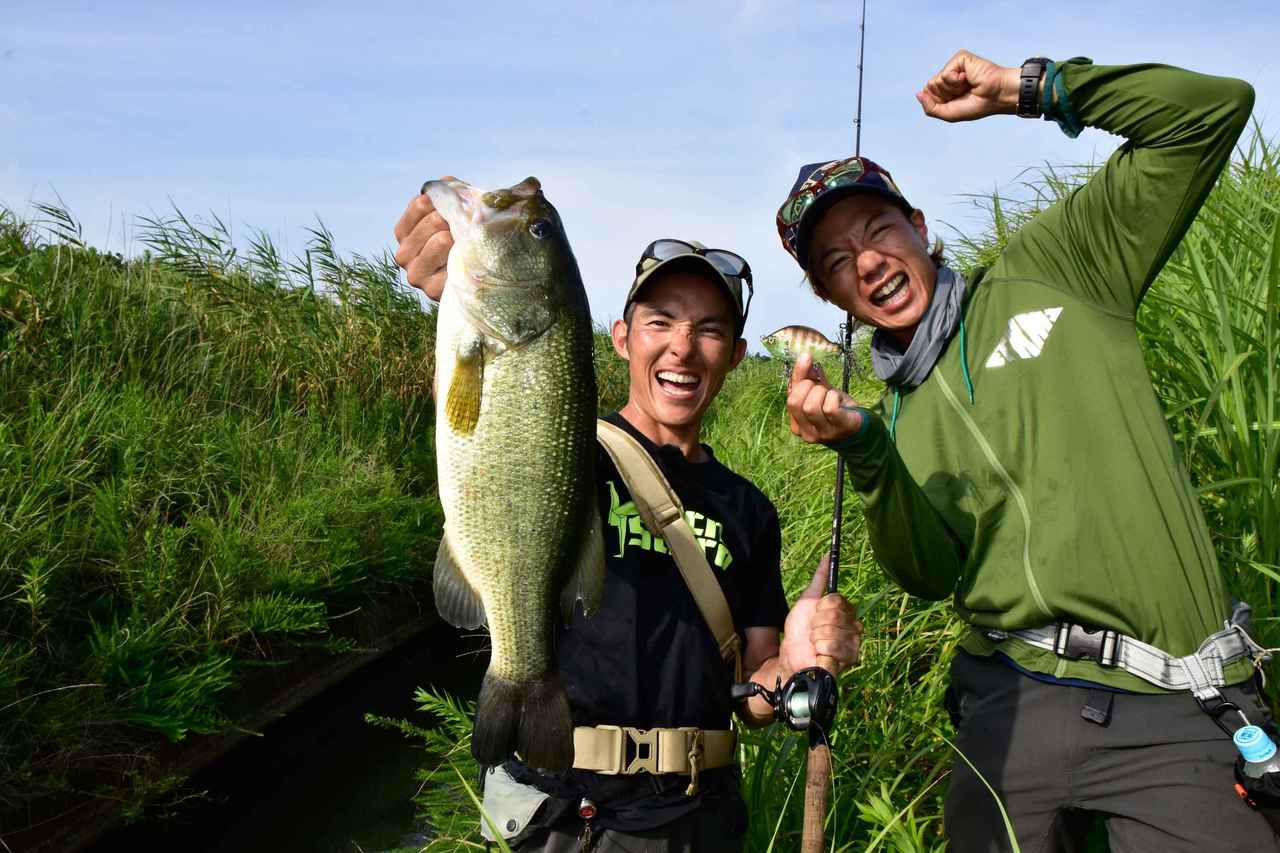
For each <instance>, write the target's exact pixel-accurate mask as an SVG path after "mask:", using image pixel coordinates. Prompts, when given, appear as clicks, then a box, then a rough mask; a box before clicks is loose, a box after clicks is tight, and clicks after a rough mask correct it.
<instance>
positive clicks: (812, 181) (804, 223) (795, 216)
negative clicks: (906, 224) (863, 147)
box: [777, 157, 912, 268]
mask: <svg viewBox="0 0 1280 853" xmlns="http://www.w3.org/2000/svg"><path fill="white" fill-rule="evenodd" d="M855 192H874V193H878V194H880V195H882V196H884V197H886V198H888V199H889V200H890V201H893V202H894V203H895V204H897V205H898V206H899V207H901V208H902V210H903V211H904V212H905V213H907V214H908V215H909V214H910V213H911V211H912V207H911V205H910V204H908V203H907V200H906V198H904V197H903V195H902V190H900V189H898V185H897V184H895V183H894V182H893V177H892V176H891V175H890V174H889V172H888V171H887V170H886V169H884V168H883V167H881V166H879V165H877V164H876V163H874V162H872V161H871V160H868V159H867V158H866V157H846V158H844V159H842V160H831V161H829V162H826V163H809V164H807V165H804V166H801V167H800V174H799V176H798V177H797V178H796V182H795V184H794V185H793V186H792V187H791V192H790V193H788V195H787V200H786V201H784V202H783V203H782V206H781V207H780V208H778V219H777V222H778V236H779V237H780V238H782V248H784V249H786V250H787V252H788V254H790V255H791V257H793V258H795V259H796V263H798V264H800V266H801V268H803V267H804V266H805V258H806V257H807V256H808V252H809V237H810V235H811V234H812V232H813V226H814V224H815V223H817V221H818V220H819V219H821V218H822V214H823V213H825V212H826V211H827V210H829V209H830V208H831V206H832V205H834V204H835V203H836V202H837V201H839V200H840V199H842V198H846V197H848V196H849V195H851V194H852V193H855Z"/></svg>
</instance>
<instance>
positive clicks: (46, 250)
mask: <svg viewBox="0 0 1280 853" xmlns="http://www.w3.org/2000/svg"><path fill="white" fill-rule="evenodd" d="M42 214H43V216H44V219H43V221H40V222H37V223H24V222H22V221H19V220H18V219H17V218H16V217H15V216H14V215H13V214H12V213H11V212H9V211H7V210H3V209H0V632H3V644H0V813H7V815H6V816H7V817H10V819H3V820H2V821H0V822H2V823H3V824H4V825H5V827H6V829H9V830H16V829H18V828H19V827H20V826H22V825H23V824H24V822H25V821H26V820H28V819H29V813H26V812H24V809H25V808H26V807H27V806H28V805H29V804H30V803H31V802H33V801H38V800H39V799H40V797H42V796H43V795H46V794H50V793H58V792H63V791H69V790H75V791H80V792H87V793H89V794H93V795H101V796H110V797H112V798H118V799H121V800H122V801H124V802H125V803H137V802H140V801H141V800H142V799H143V798H145V797H147V796H154V795H155V794H156V793H157V792H159V791H163V790H164V789H167V788H170V787H172V786H173V785H175V784H177V783H179V782H180V781H181V780H180V779H172V778H167V777H166V775H165V774H163V772H162V771H163V768H158V767H156V766H155V764H156V762H154V761H153V758H154V756H155V755H156V754H157V750H158V749H159V748H160V747H161V746H163V745H164V744H165V743H167V742H171V741H178V740H181V739H183V738H184V737H185V736H186V735H188V734H189V733H209V732H216V731H222V730H225V729H227V728H229V727H230V726H232V725H233V724H234V723H235V721H236V720H235V718H234V717H233V716H232V712H231V710H230V709H229V706H228V701H229V700H230V699H231V698H232V688H233V686H234V685H235V684H236V683H237V682H238V681H239V680H240V679H242V678H243V677H244V676H245V675H246V674H247V672H246V669H247V668H249V667H261V666H263V665H277V664H279V663H281V662H282V661H283V660H286V659H288V658H289V657H290V655H291V654H292V650H293V649H296V648H297V647H299V646H307V647H310V648H311V649H315V648H321V649H327V650H329V651H331V652H333V653H340V652H342V651H344V650H346V649H348V648H350V646H351V643H352V640H351V639H350V637H349V636H347V635H345V634H344V633H343V625H344V617H346V616H349V615H350V614H352V613H353V612H356V611H358V610H360V609H361V608H363V607H366V606H367V605H369V604H371V603H374V602H375V601H376V600H377V599H378V598H379V597H380V596H386V595H388V594H390V593H397V594H400V595H402V596H403V595H404V594H405V593H406V592H407V593H409V594H413V592H414V589H415V588H416V587H419V586H420V585H421V583H422V581H423V580H424V579H425V578H426V577H428V576H429V574H430V567H431V565H432V562H433V557H434V551H435V545H436V541H437V537H438V535H439V529H440V524H441V513H440V509H439V503H438V501H437V499H436V496H435V465H434V455H433V448H432V429H431V417H432V416H431V412H432V407H431V402H430V382H431V373H432V338H433V336H432V332H433V327H434V316H433V315H431V314H428V313H424V312H423V310H422V309H421V307H420V303H419V302H418V301H417V300H416V299H415V298H414V297H413V296H412V295H410V293H409V292H408V291H407V290H406V288H404V286H403V285H401V284H398V283H397V277H396V270H395V267H394V265H393V264H391V263H390V262H389V260H388V259H387V258H385V257H384V258H375V259H367V258H360V257H356V258H352V259H350V260H343V259H340V258H339V256H338V255H337V253H336V252H335V251H334V248H333V243H332V237H331V235H330V234H329V233H328V232H327V231H326V230H325V229H324V228H323V227H322V226H321V227H317V228H316V229H314V230H313V231H312V239H311V241H310V243H309V244H308V246H307V249H306V252H305V254H304V256H303V257H302V258H300V259H297V260H295V261H292V262H290V261H286V260H284V259H282V258H281V257H280V255H279V254H278V253H277V251H276V249H275V247H274V246H272V244H271V242H270V241H269V240H268V239H267V238H266V237H265V236H264V235H261V234H257V235H252V236H251V239H250V248H249V250H248V252H247V253H246V254H245V255H243V256H242V255H240V254H239V253H237V252H236V250H235V249H234V248H233V244H232V241H231V238H230V235H229V233H228V231H227V229H226V228H225V227H223V225H222V223H220V222H217V221H216V220H215V221H214V222H212V223H198V222H192V221H189V220H187V219H186V218H184V217H182V216H181V214H177V215H175V216H174V217H172V218H169V219H163V220H160V219H157V220H149V221H144V223H143V226H144V227H143V241H144V243H145V245H146V246H147V247H148V252H147V254H146V255H145V256H144V257H143V258H141V259H135V260H125V259H123V258H121V257H120V256H118V255H113V254H104V253H102V252H99V251H96V250H94V249H92V248H86V247H85V246H83V245H82V243H81V240H80V236H79V230H78V227H77V226H76V224H75V222H74V221H73V220H72V219H71V218H70V216H68V215H67V214H66V213H65V212H64V211H62V210H59V209H57V208H52V207H45V208H42Z"/></svg>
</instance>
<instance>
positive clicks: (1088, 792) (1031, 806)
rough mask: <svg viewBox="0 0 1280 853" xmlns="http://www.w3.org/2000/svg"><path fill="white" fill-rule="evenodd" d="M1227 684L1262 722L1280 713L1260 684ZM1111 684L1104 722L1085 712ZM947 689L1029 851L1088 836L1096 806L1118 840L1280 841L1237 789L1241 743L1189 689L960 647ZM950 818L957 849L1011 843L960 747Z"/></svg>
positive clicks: (977, 759)
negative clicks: (1057, 671) (1058, 680)
mask: <svg viewBox="0 0 1280 853" xmlns="http://www.w3.org/2000/svg"><path fill="white" fill-rule="evenodd" d="M1223 692H1224V693H1225V694H1226V696H1227V698H1228V699H1229V700H1231V701H1232V702H1235V703H1236V704H1237V705H1239V706H1240V707H1241V708H1242V709H1243V710H1244V712H1245V713H1246V714H1247V715H1248V716H1249V720H1250V721H1251V722H1253V723H1261V722H1262V721H1263V720H1270V718H1271V716H1270V713H1269V712H1268V711H1267V709H1266V708H1265V707H1264V706H1263V704H1262V702H1261V701H1259V699H1258V696H1257V694H1256V693H1255V692H1254V691H1253V689H1252V687H1251V686H1247V685H1246V686H1243V687H1232V688H1227V689H1226V690H1224V691H1223ZM1091 697H1092V701H1090V698H1091ZM1108 697H1109V698H1110V703H1109V704H1110V708H1109V711H1110V716H1109V720H1108V722H1107V724H1106V725H1105V726H1104V725H1099V724H1097V723H1095V722H1091V721H1089V720H1086V719H1084V718H1082V717H1081V716H1080V712H1081V709H1082V708H1084V706H1085V705H1086V704H1090V705H1093V706H1095V707H1099V708H1100V709H1101V708H1102V707H1103V706H1105V705H1107V704H1108V703H1107V701H1106V699H1107V698H1108ZM947 698H948V710H950V711H951V713H952V719H953V721H954V722H955V724H956V729H957V736H956V741H955V742H956V747H957V748H958V749H959V750H960V751H961V752H963V753H964V755H965V756H967V757H968V759H969V761H971V762H973V764H974V766H975V767H977V769H978V770H979V771H980V772H981V774H982V776H983V777H984V778H985V779H986V781H987V782H988V783H989V784H990V785H991V787H992V788H993V789H995V791H996V792H997V793H998V794H999V795H1000V798H1001V799H1002V800H1003V801H1004V806H1005V809H1006V810H1007V812H1008V814H1009V819H1010V821H1011V822H1012V824H1013V828H1014V832H1015V834H1016V835H1017V839H1018V846H1019V847H1020V848H1021V849H1022V850H1023V851H1024V853H1041V851H1054V853H1057V852H1058V851H1076V850H1083V849H1084V835H1085V833H1086V832H1087V830H1088V828H1089V826H1090V825H1091V823H1092V822H1093V820H1094V818H1095V816H1097V817H1101V818H1102V819H1105V821H1106V826H1107V835H1108V838H1109V840H1110V844H1111V850H1112V853H1140V852H1141V853H1147V851H1157V850H1158V851H1160V852H1161V853H1176V851H1206V850H1213V851H1221V853H1228V851H1250V853H1256V851H1280V840H1277V838H1276V836H1275V835H1274V834H1273V833H1272V830H1271V827H1270V825H1269V824H1268V823H1267V822H1266V820H1265V819H1264V818H1263V817H1262V816H1261V815H1259V814H1258V813H1257V812H1255V811H1253V810H1252V809H1250V808H1249V807H1248V806H1247V805H1245V803H1244V802H1243V801H1242V800H1241V799H1240V797H1239V796H1238V795H1237V794H1236V792H1235V790H1234V785H1235V776H1234V775H1233V767H1234V764H1235V756H1236V750H1235V747H1234V746H1233V745H1232V743H1231V741H1230V739H1229V738H1228V737H1227V735H1226V734H1224V733H1223V731H1222V730H1221V729H1219V728H1218V727H1217V726H1216V725H1215V724H1214V723H1213V721H1212V720H1211V719H1210V718H1209V716H1208V715H1207V714H1205V713H1204V712H1203V711H1201V710H1200V708H1199V706H1198V705H1196V702H1195V700H1194V699H1192V697H1191V696H1190V695H1189V694H1172V695H1159V696H1153V695H1139V694H1128V693H1113V694H1102V693H1100V692H1096V691H1095V692H1091V691H1089V690H1086V689H1084V688H1080V687H1071V686H1066V685H1061V684H1046V683H1044V682H1041V681H1037V680H1035V679H1033V678H1031V677H1029V676H1026V675H1024V674H1022V673H1020V672H1018V671H1017V670H1015V669H1013V668H1012V667H1010V666H1008V665H1007V664H1005V663H1003V662H1001V661H999V660H995V659H991V658H979V657H975V656H973V655H969V654H967V653H965V652H960V653H958V654H957V655H956V658H955V660H954V661H953V662H952V664H951V687H950V690H949V691H948V697H947ZM944 825H945V828H946V832H947V838H948V839H949V841H950V844H951V849H953V850H957V851H962V853H970V851H975V853H987V852H988V851H991V852H992V853H994V852H995V851H1001V853H1003V851H1006V850H1010V849H1011V847H1010V845H1009V842H1008V838H1007V834H1006V832H1005V828H1004V821H1003V820H1002V819H1001V816H1000V812H999V809H998V808H997V806H996V803H995V800H994V799H993V798H992V796H991V793H990V791H988V790H987V787H986V785H984V784H983V782H982V780H981V779H979V778H978V777H977V776H976V775H975V774H974V772H973V771H972V770H971V769H970V768H969V765H968V764H966V763H965V762H964V760H963V759H961V758H958V757H957V758H956V759H955V762H954V764H953V769H952V776H951V790H950V793H949V794H948V796H947V803H946V811H945V817H944Z"/></svg>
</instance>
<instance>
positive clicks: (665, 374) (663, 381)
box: [658, 370, 702, 397]
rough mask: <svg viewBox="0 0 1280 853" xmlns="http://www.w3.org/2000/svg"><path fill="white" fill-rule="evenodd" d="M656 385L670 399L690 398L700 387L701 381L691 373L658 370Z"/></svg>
mask: <svg viewBox="0 0 1280 853" xmlns="http://www.w3.org/2000/svg"><path fill="white" fill-rule="evenodd" d="M658 385H659V386H661V387H662V390H663V391H665V392H667V394H668V395H670V396H672V397H692V396H693V395H694V394H695V393H697V391H698V387H699V386H700V385H702V380H701V379H699V378H698V377H697V376H694V375H693V374H692V373H681V372H679V371H676V370H659V371H658Z"/></svg>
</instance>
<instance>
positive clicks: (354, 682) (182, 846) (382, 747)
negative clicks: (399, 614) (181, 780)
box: [89, 623, 487, 853]
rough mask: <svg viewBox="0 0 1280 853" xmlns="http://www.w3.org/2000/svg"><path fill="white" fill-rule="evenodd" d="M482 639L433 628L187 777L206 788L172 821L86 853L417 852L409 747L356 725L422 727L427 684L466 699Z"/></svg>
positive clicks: (474, 685)
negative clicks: (372, 717)
mask: <svg viewBox="0 0 1280 853" xmlns="http://www.w3.org/2000/svg"><path fill="white" fill-rule="evenodd" d="M479 645H480V643H479V640H477V639H472V638H460V637H459V636H458V633H457V630H456V629H454V628H452V627H450V626H448V625H446V624H443V623H438V624H436V625H434V626H432V627H430V628H428V629H427V630H426V631H424V632H423V633H422V634H420V635H418V636H417V637H415V638H413V639H412V640H409V641H408V642H406V643H405V644H404V645H403V646H401V647H400V648H399V649H396V650H395V651H393V652H391V653H389V654H387V655H386V656H384V657H382V658H381V659H379V660H378V661H376V662H374V663H372V664H369V665H368V666H366V667H365V668H364V669H361V670H359V671H357V672H356V673H355V674H354V675H352V676H350V677H349V678H347V679H346V680H344V681H343V682H342V683H340V684H338V685H337V686H336V687H333V688H330V689H329V690H327V691H325V692H324V693H321V694H320V695H319V696H317V697H315V698H314V699H312V700H310V701H309V702H307V703H306V704H304V705H303V706H301V707H300V708H298V709H297V710H296V711H294V712H293V713H291V714H289V715H288V716H286V717H284V718H282V719H281V720H279V721H277V722H275V723H273V724H272V725H270V726H268V727H267V728H266V729H265V730H263V732H262V737H254V738H248V739H246V740H245V741H244V742H242V743H241V744H240V745H239V746H237V747H236V748H235V749H233V750H232V751H231V752H229V753H228V754H227V755H226V756H224V757H223V758H221V759H219V760H218V761H217V762H216V763H214V764H213V765H210V766H209V767H208V768H206V769H205V770H203V771H201V772H200V773H198V774H197V775H196V776H194V777H193V778H192V779H191V781H190V784H189V785H188V789H189V790H193V791H207V792H208V796H207V798H205V799H203V800H198V801H194V802H189V803H184V804H183V805H182V807H181V808H180V810H179V811H178V812H177V814H176V815H173V816H171V817H168V818H148V819H147V820H146V821H144V822H142V823H140V824H137V825H135V826H132V827H126V828H123V829H119V830H117V831H115V832H113V833H111V834H110V835H107V836H104V837H103V838H102V839H101V840H100V841H99V842H98V843H97V844H95V845H94V846H93V847H91V848H89V850H90V853H118V851H126V850H128V851H141V850H165V851H175V852H176V851H181V852H182V853H232V851H235V853H257V851H262V853H357V851H364V853H373V851H383V850H392V849H396V848H402V847H412V848H414V849H417V848H418V847H421V846H422V845H423V844H424V843H425V842H426V840H427V838H428V833H429V831H430V828H429V827H427V826H423V825H421V824H419V823H418V822H416V821H415V818H414V813H413V804H412V802H411V798H412V797H413V794H414V792H415V791H416V790H417V786H418V782H417V780H416V779H415V778H414V773H415V771H416V770H417V769H418V768H419V767H420V766H421V765H422V763H423V762H424V753H423V751H422V749H421V748H420V747H418V745H417V744H416V743H414V742H412V741H408V740H406V739H405V738H404V737H402V736H401V735H400V734H398V733H396V732H392V731H388V730H385V729H382V728H377V727H374V726H371V725H369V724H368V723H366V722H365V721H364V715H365V714H366V713H373V714H377V715H380V716H385V717H396V718H402V719H408V720H411V721H413V722H415V723H417V724H418V725H424V724H426V723H427V722H428V721H429V720H428V718H426V717H425V716H424V715H423V714H421V713H418V712H417V710H416V708H415V705H414V703H413V693H414V691H415V690H416V689H417V688H418V687H427V686H430V687H434V688H436V689H440V690H446V691H448V692H450V693H453V694H455V695H458V696H462V697H465V698H468V699H474V698H475V695H476V693H477V692H478V690H479V687H480V679H481V677H482V676H483V674H484V664H485V661H486V660H487V657H486V656H485V655H484V654H481V655H479V656H477V655H475V654H474V652H475V650H476V649H477V647H478V646H479Z"/></svg>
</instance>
